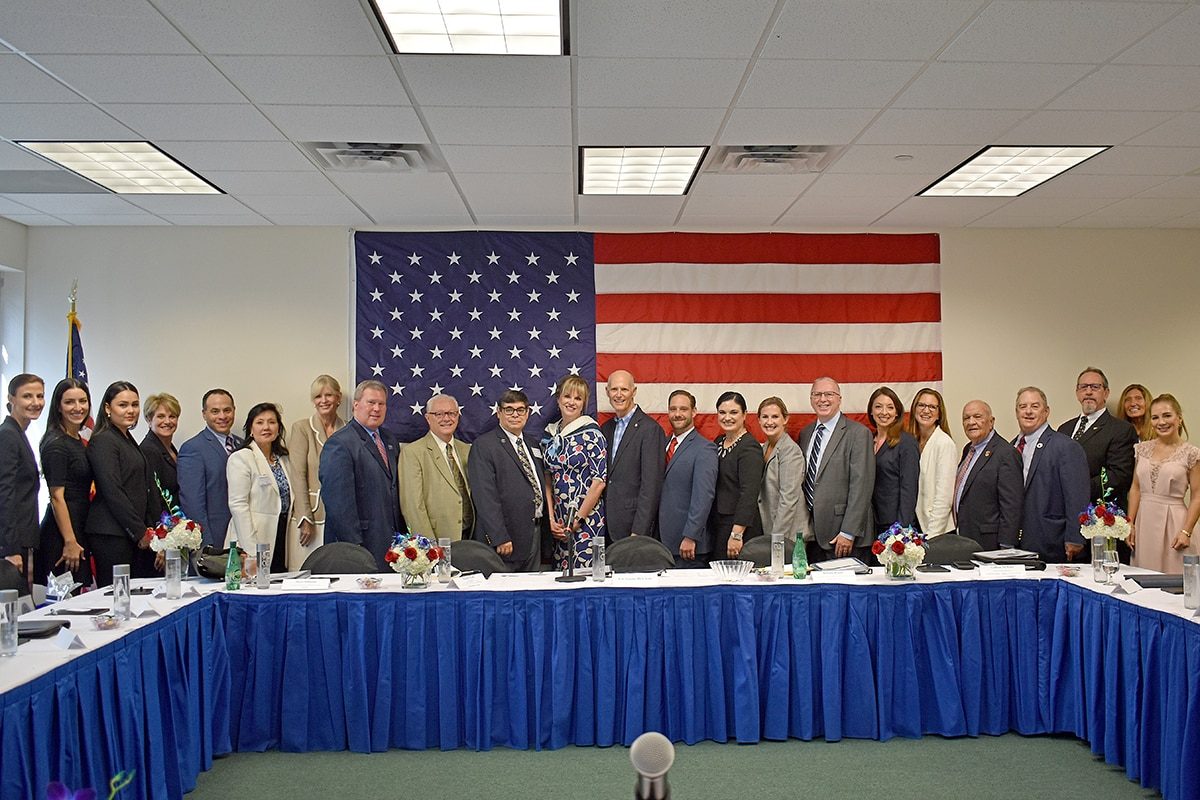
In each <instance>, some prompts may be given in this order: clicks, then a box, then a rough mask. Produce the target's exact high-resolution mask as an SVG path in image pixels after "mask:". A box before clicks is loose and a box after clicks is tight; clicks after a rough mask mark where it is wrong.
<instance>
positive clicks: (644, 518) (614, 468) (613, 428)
mask: <svg viewBox="0 0 1200 800" xmlns="http://www.w3.org/2000/svg"><path fill="white" fill-rule="evenodd" d="M606 391H607V393H608V401H609V402H610V403H612V407H613V411H615V412H617V415H616V416H615V417H613V418H612V419H610V420H608V421H607V422H605V423H604V424H603V425H602V426H600V430H601V432H603V433H604V438H605V440H606V441H607V442H608V482H607V483H606V484H605V486H604V513H605V517H606V522H607V537H606V538H607V539H608V540H609V541H610V542H611V541H617V540H618V539H624V538H625V537H626V536H631V535H632V536H653V535H654V533H655V528H656V526H657V524H658V499H659V495H660V494H661V492H662V481H663V466H664V457H663V453H664V449H665V448H666V446H667V443H666V438H665V436H664V434H663V430H662V428H660V427H659V426H658V424H657V423H655V422H654V420H652V419H650V418H649V417H647V416H646V415H645V414H644V413H643V412H642V410H641V409H640V408H638V406H637V404H636V403H635V402H634V397H636V395H637V384H636V383H634V380H633V376H632V375H630V374H629V373H628V372H626V371H625V370H623V369H619V370H617V371H616V372H614V373H612V374H611V375H609V376H608V387H607V389H606Z"/></svg>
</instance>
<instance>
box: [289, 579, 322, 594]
mask: <svg viewBox="0 0 1200 800" xmlns="http://www.w3.org/2000/svg"><path fill="white" fill-rule="evenodd" d="M329 583H330V581H329V578H285V579H284V581H283V586H282V587H281V588H282V589H283V590H284V591H285V592H319V591H323V590H327V589H329Z"/></svg>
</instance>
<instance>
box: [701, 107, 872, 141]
mask: <svg viewBox="0 0 1200 800" xmlns="http://www.w3.org/2000/svg"><path fill="white" fill-rule="evenodd" d="M875 113H876V112H875V111H872V110H870V109H845V108H823V109H816V108H743V107H742V106H740V105H739V106H738V107H737V108H735V109H734V110H733V111H732V112H730V115H729V122H727V123H726V125H725V129H724V130H723V131H721V143H722V144H848V143H849V142H852V141H854V138H855V137H856V136H858V134H859V133H861V132H862V130H863V128H864V127H866V125H867V123H868V122H870V121H871V118H872V117H874V116H875Z"/></svg>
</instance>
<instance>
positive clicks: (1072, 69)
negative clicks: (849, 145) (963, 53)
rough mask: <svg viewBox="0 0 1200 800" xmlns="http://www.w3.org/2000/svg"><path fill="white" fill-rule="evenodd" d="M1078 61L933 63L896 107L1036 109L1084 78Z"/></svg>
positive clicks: (910, 87) (1083, 70) (1082, 67)
mask: <svg viewBox="0 0 1200 800" xmlns="http://www.w3.org/2000/svg"><path fill="white" fill-rule="evenodd" d="M1088 69H1089V68H1088V67H1086V66H1083V65H1079V64H1013V63H1008V64H966V63H959V62H956V63H935V64H930V65H928V67H927V68H926V70H925V71H924V72H923V73H922V74H921V75H920V76H919V77H918V78H917V79H916V80H915V81H913V83H912V85H911V86H909V87H908V88H907V89H905V90H904V92H903V94H901V95H900V97H898V98H897V99H896V102H895V103H893V106H894V107H895V108H941V109H951V108H983V109H1004V108H1010V109H1021V108H1026V109H1034V108H1039V107H1041V106H1042V105H1043V104H1044V103H1046V102H1047V101H1048V100H1050V99H1051V98H1052V97H1054V96H1055V95H1057V94H1058V93H1059V92H1061V91H1063V90H1064V89H1066V88H1067V87H1068V86H1070V85H1071V84H1073V83H1075V81H1077V80H1079V79H1080V78H1082V77H1083V76H1084V75H1085V74H1086V73H1087V71H1088Z"/></svg>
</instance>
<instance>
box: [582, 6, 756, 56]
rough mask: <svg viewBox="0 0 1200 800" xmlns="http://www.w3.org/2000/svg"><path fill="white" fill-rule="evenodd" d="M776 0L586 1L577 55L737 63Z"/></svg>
mask: <svg viewBox="0 0 1200 800" xmlns="http://www.w3.org/2000/svg"><path fill="white" fill-rule="evenodd" d="M774 6H775V0H706V2H703V3H695V2H686V0H666V2H655V3H647V2H645V0H588V2H585V3H578V4H575V5H573V6H572V11H573V13H574V15H575V19H576V28H577V31H578V32H577V33H576V35H575V40H574V41H573V42H572V43H571V50H572V52H573V53H575V54H577V55H580V56H585V57H593V56H619V57H627V56H640V55H644V54H646V53H655V54H657V55H659V56H661V57H663V58H690V57H692V56H695V55H696V54H697V53H703V54H704V55H706V56H711V57H712V58H737V57H742V56H745V55H746V54H747V53H751V52H753V51H754V48H755V46H756V45H757V44H758V41H759V39H760V38H762V35H763V30H764V28H765V27H766V24H767V21H768V20H769V19H770V16H771V12H772V9H773V8H774Z"/></svg>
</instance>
